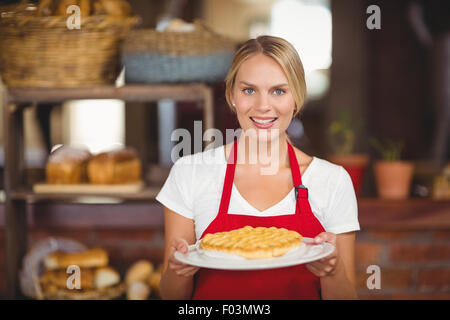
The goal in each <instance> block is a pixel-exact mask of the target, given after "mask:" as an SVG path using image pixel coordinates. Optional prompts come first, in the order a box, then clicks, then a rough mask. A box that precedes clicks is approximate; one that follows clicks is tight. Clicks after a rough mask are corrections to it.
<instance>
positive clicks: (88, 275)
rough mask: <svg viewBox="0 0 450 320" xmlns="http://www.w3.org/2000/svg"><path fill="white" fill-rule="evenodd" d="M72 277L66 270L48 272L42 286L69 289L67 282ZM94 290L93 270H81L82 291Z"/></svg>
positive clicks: (43, 277) (43, 278) (41, 279)
mask: <svg viewBox="0 0 450 320" xmlns="http://www.w3.org/2000/svg"><path fill="white" fill-rule="evenodd" d="M69 277H71V274H70V273H67V272H66V270H47V271H45V272H44V273H43V274H42V276H41V278H40V281H41V285H42V286H50V287H52V286H54V287H57V288H61V289H68V286H67V280H68V279H69ZM93 288H94V270H92V269H85V268H81V269H80V289H82V290H90V289H93Z"/></svg>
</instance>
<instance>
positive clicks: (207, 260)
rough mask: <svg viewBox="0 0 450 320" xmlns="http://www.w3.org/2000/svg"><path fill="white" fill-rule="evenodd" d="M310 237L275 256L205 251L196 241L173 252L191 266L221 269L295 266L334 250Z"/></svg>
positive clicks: (324, 255)
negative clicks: (249, 257) (262, 257)
mask: <svg viewBox="0 0 450 320" xmlns="http://www.w3.org/2000/svg"><path fill="white" fill-rule="evenodd" d="M313 243H314V240H313V239H312V238H303V239H302V244H301V245H300V246H299V247H297V248H294V249H292V250H291V251H289V252H287V253H286V254H284V255H282V256H280V257H276V258H266V259H246V258H243V257H240V256H237V255H234V254H228V253H222V252H209V251H208V252H206V251H204V250H201V249H200V248H199V246H198V243H196V244H194V245H190V246H189V251H188V252H187V253H181V252H179V251H176V252H175V255H174V256H175V258H176V259H177V260H179V261H181V262H183V263H185V264H189V265H192V266H197V267H203V268H210V269H222V270H258V269H272V268H281V267H289V266H295V265H298V264H303V263H308V262H311V261H316V260H319V259H322V258H323V257H326V256H328V255H329V254H330V253H332V252H333V251H334V246H333V245H332V244H330V243H328V242H324V243H321V244H313Z"/></svg>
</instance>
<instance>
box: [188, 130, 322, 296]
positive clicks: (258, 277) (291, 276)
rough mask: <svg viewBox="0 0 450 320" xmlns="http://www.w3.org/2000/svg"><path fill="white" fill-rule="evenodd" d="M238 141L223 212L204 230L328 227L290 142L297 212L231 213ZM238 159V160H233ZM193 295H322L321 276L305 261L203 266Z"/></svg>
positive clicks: (309, 231) (312, 232) (312, 230)
mask: <svg viewBox="0 0 450 320" xmlns="http://www.w3.org/2000/svg"><path fill="white" fill-rule="evenodd" d="M237 142H238V140H237V139H236V138H235V141H234V145H233V149H232V150H231V153H230V157H229V158H228V163H227V171H226V175H225V182H224V186H223V191H222V199H221V202H220V208H219V212H218V214H217V216H216V218H215V219H214V220H213V221H212V222H211V224H210V225H209V226H208V227H207V228H206V230H205V231H204V232H203V234H202V236H201V238H203V237H204V236H205V235H206V234H208V233H215V232H222V231H230V230H233V229H238V228H241V227H244V226H246V225H249V226H252V227H258V226H259V227H272V226H275V227H277V228H286V229H289V230H295V231H297V232H298V233H300V234H301V235H302V236H304V237H310V238H313V237H315V236H316V235H318V234H319V233H321V232H324V231H325V230H324V228H323V227H322V225H321V224H320V222H319V221H318V220H317V218H316V217H315V216H314V214H313V213H312V211H311V206H310V205H309V201H308V190H307V189H306V188H305V187H304V186H303V184H302V179H301V175H300V169H299V166H298V162H297V158H296V156H295V152H294V149H293V148H292V146H291V145H290V144H289V142H287V144H288V152H289V162H290V166H291V172H292V179H293V182H294V186H297V187H296V188H295V189H296V197H297V205H296V210H295V214H286V215H280V216H271V217H256V216H250V215H245V214H228V206H229V204H230V196H231V190H232V187H233V179H234V171H235V168H236V161H237ZM230 159H234V161H232V162H231V161H230ZM193 299H200V300H207V299H213V300H229V299H237V300H266V299H267V300H291V299H320V279H319V278H318V277H317V276H315V275H314V274H313V273H311V272H310V271H309V270H308V269H307V268H306V266H305V264H302V265H297V266H292V267H284V268H276V269H265V270H251V271H248V270H217V269H207V268H201V269H200V270H199V271H198V272H197V274H196V279H195V287H194V294H193Z"/></svg>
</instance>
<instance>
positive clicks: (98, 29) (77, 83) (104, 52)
mask: <svg viewBox="0 0 450 320" xmlns="http://www.w3.org/2000/svg"><path fill="white" fill-rule="evenodd" d="M66 20H67V18H66V17H61V16H48V17H38V16H35V15H34V14H31V13H26V12H23V11H21V12H8V13H7V14H2V15H1V16H0V73H1V76H2V79H3V82H4V83H5V84H6V85H9V86H18V87H28V86H30V87H82V86H92V85H101V84H111V83H114V81H115V80H116V78H117V76H118V74H119V72H120V69H121V67H120V46H121V44H122V41H123V39H124V38H125V36H126V34H127V32H128V30H129V29H130V27H131V26H132V25H133V24H134V23H136V22H137V18H135V17H127V18H121V19H118V18H112V17H109V16H106V15H97V16H89V17H86V18H83V19H81V28H80V29H72V30H69V29H68V28H67V26H66Z"/></svg>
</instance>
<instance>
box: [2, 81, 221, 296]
mask: <svg viewBox="0 0 450 320" xmlns="http://www.w3.org/2000/svg"><path fill="white" fill-rule="evenodd" d="M0 89H2V90H3V101H1V104H2V107H3V122H4V123H3V133H4V148H5V167H4V189H5V190H4V191H5V238H6V255H7V270H6V274H7V289H8V297H10V298H15V297H17V296H18V294H19V281H18V272H19V269H20V267H21V263H22V258H23V256H24V255H25V253H26V251H27V244H28V242H27V232H28V230H27V216H26V205H27V204H30V203H36V202H46V203H52V202H54V203H57V202H68V203H76V202H77V201H78V200H79V199H86V198H91V199H95V198H96V197H97V198H110V199H112V200H118V201H122V202H124V203H126V202H128V203H129V202H130V201H132V202H133V201H152V200H154V198H155V196H156V195H157V193H158V191H159V186H146V187H145V188H144V190H142V191H140V192H137V193H132V194H108V195H105V194H89V195H86V194H57V195H55V194H42V193H39V194H38V193H35V192H33V191H32V189H31V188H30V186H26V185H25V169H26V168H25V161H24V123H23V110H24V109H25V108H26V107H27V106H29V105H32V104H37V105H38V106H39V104H44V103H47V104H48V103H62V102H64V101H67V100H75V99H120V100H124V101H126V102H152V101H157V100H160V99H172V100H174V101H197V102H201V105H202V107H203V124H204V130H207V129H209V128H213V125H214V124H213V121H214V110H213V93H212V88H210V87H209V86H207V85H206V84H203V83H192V84H176V85H125V86H122V87H116V86H113V85H111V86H99V87H94V88H73V89H72V88H70V89H68V88H14V87H3V88H0Z"/></svg>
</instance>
